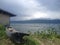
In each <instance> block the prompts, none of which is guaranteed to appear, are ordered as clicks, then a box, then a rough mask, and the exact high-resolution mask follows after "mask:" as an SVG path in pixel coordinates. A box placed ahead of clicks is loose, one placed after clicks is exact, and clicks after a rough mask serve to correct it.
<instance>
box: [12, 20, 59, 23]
mask: <svg viewBox="0 0 60 45" xmlns="http://www.w3.org/2000/svg"><path fill="white" fill-rule="evenodd" d="M11 23H60V19H33V20H25V21H11Z"/></svg>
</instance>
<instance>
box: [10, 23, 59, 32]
mask: <svg viewBox="0 0 60 45" xmlns="http://www.w3.org/2000/svg"><path fill="white" fill-rule="evenodd" d="M11 26H12V27H13V28H15V29H16V30H17V31H19V32H21V33H29V32H32V33H34V32H36V31H43V30H47V29H49V28H55V30H56V32H58V33H60V24H44V23H43V24H42V23H23V24H22V23H11Z"/></svg>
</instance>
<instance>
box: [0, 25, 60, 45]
mask: <svg viewBox="0 0 60 45" xmlns="http://www.w3.org/2000/svg"><path fill="white" fill-rule="evenodd" d="M23 39H24V40H25V43H24V44H17V43H14V42H12V41H11V40H10V39H9V38H8V37H7V35H6V33H5V27H4V26H3V25H0V45H60V35H58V34H57V33H56V31H55V29H54V28H50V29H47V30H46V31H41V32H39V31H37V32H35V33H34V34H31V32H30V36H25V37H23Z"/></svg>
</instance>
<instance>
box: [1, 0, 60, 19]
mask: <svg viewBox="0 0 60 45" xmlns="http://www.w3.org/2000/svg"><path fill="white" fill-rule="evenodd" d="M59 2H60V1H59V0H0V8H2V9H4V10H7V11H9V12H11V13H13V14H16V15H17V16H16V17H14V18H11V20H30V19H35V18H51V19H56V18H58V19H60V18H59V17H60V13H59V12H60V3H59Z"/></svg>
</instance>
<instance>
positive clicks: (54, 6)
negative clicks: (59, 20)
mask: <svg viewBox="0 0 60 45" xmlns="http://www.w3.org/2000/svg"><path fill="white" fill-rule="evenodd" d="M37 2H38V3H40V4H42V5H43V6H45V7H46V8H47V9H48V10H50V11H60V0H38V1H37Z"/></svg>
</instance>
